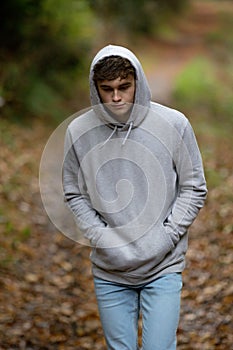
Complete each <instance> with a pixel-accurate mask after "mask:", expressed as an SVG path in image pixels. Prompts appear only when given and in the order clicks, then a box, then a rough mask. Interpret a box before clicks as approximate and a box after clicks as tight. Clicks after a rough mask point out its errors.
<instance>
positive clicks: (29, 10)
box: [0, 0, 233, 350]
mask: <svg viewBox="0 0 233 350" xmlns="http://www.w3.org/2000/svg"><path fill="white" fill-rule="evenodd" d="M0 23H1V30H0V135H1V136H0V147H1V153H0V350H10V349H12V350H15V349H23V350H24V349H25V350H35V349H36V350H37V349H38V350H42V349H44V350H46V349H48V350H50V349H51V350H55V349H56V350H63V349H64V350H71V349H80V350H84V349H97V350H98V349H104V348H105V347H104V342H103V334H102V330H101V326H100V322H99V318H98V313H97V306H96V301H95V297H94V293H93V283H92V277H91V271H90V262H89V259H88V255H89V248H88V247H84V246H80V245H78V244H76V243H74V242H72V241H71V240H69V239H68V238H66V237H64V236H63V235H62V234H61V233H60V232H58V231H57V230H56V228H55V227H54V226H53V225H52V224H51V222H50V221H49V219H48V218H47V216H46V213H45V211H44V209H43V206H42V203H41V199H40V193H39V184H38V172H39V170H38V169H39V164H40V158H41V154H42V151H43V148H44V146H45V144H46V142H47V140H48V137H49V135H50V134H51V133H52V131H53V130H54V128H55V127H56V126H57V125H58V124H59V123H61V122H62V121H63V120H64V119H66V118H67V117H68V116H70V115H71V114H73V113H75V112H76V111H78V110H80V109H82V108H84V107H88V105H89V92H88V71H89V65H90V62H91V60H92V58H93V56H94V55H95V53H96V52H97V51H98V50H99V49H100V48H101V47H103V46H104V45H106V44H109V43H112V44H119V45H123V46H127V47H129V48H130V49H132V50H133V51H134V52H135V53H136V55H137V56H138V57H139V59H140V60H141V62H142V65H143V67H144V69H145V72H146V75H147V77H148V80H149V83H150V86H151V90H152V94H153V100H154V101H157V102H160V103H164V104H167V105H169V106H172V107H174V108H177V109H179V110H181V111H182V112H184V113H185V114H186V115H187V116H188V118H189V119H190V121H191V123H192V125H193V127H194V130H195V132H196V135H197V138H198V142H199V146H200V149H201V153H202V156H203V161H204V167H205V173H206V178H207V183H208V189H209V194H208V199H207V203H206V206H205V208H204V209H203V210H202V211H201V213H200V215H199V217H198V219H197V220H196V222H195V224H194V225H193V226H192V228H191V230H190V248H189V251H188V254H187V268H186V270H185V272H184V289H183V293H182V308H181V321H180V326H179V330H178V349H179V350H192V349H198V350H200V349H202V350H214V349H219V350H229V349H231V348H232V344H233V336H232V329H233V327H232V326H233V322H232V314H233V310H232V305H233V284H232V275H233V268H232V263H233V251H232V242H233V240H232V233H233V222H232V217H233V205H232V204H233V172H232V170H233V163H232V146H233V140H232V132H233V89H232V83H233V36H232V32H233V3H232V1H227V0H226V1H225V0H223V1H221V0H219V1H217V0H215V1H214V0H203V1H200V0H196V1H195V0H176V1H173V0H146V1H142V0H128V1H119V0H118V1H117V0H111V1H107V0H66V1H64V0H56V1H55V0H38V1H33V0H8V1H4V2H2V3H1V12H0Z"/></svg>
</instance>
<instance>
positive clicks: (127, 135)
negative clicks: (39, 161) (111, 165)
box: [122, 122, 133, 146]
mask: <svg viewBox="0 0 233 350" xmlns="http://www.w3.org/2000/svg"><path fill="white" fill-rule="evenodd" d="M132 127H133V122H130V124H129V129H128V130H127V134H126V135H125V138H124V140H123V142H122V146H124V144H125V142H126V140H127V139H128V137H129V134H130V132H131V130H132Z"/></svg>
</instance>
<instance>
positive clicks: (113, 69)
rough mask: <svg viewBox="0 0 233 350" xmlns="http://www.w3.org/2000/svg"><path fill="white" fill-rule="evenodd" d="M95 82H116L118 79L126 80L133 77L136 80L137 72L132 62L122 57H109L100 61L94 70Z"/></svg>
mask: <svg viewBox="0 0 233 350" xmlns="http://www.w3.org/2000/svg"><path fill="white" fill-rule="evenodd" d="M93 72H94V75H93V80H94V81H95V83H96V82H97V81H103V80H114V79H117V78H119V77H120V78H121V79H126V78H127V77H128V75H130V74H131V75H133V76H134V78H135V79H136V71H135V68H134V67H133V65H132V64H131V62H130V61H129V60H128V59H127V58H124V57H121V56H107V57H104V58H102V59H101V60H99V61H98V62H97V63H96V64H95V66H94V68H93Z"/></svg>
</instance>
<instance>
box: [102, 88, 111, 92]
mask: <svg viewBox="0 0 233 350" xmlns="http://www.w3.org/2000/svg"><path fill="white" fill-rule="evenodd" d="M102 90H103V91H106V92H108V91H109V92H110V91H112V89H111V88H110V87H102Z"/></svg>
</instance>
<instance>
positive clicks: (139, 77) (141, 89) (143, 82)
mask: <svg viewBox="0 0 233 350" xmlns="http://www.w3.org/2000/svg"><path fill="white" fill-rule="evenodd" d="M112 55H117V56H121V57H124V58H127V59H128V60H129V61H130V62H131V64H132V65H133V66H134V68H135V70H136V91H135V98H134V105H133V108H132V111H131V114H130V116H129V119H128V121H127V122H126V123H125V124H124V126H123V128H122V123H119V122H117V120H116V119H114V117H112V116H111V115H110V114H108V112H107V111H106V109H105V108H104V106H103V104H102V103H101V101H100V98H99V94H98V91H97V89H96V86H95V83H94V81H93V68H94V66H95V64H96V63H97V62H98V61H99V60H101V59H102V58H104V57H107V56H112ZM89 79H90V80H89V81H90V98H91V104H92V107H93V109H94V111H95V112H96V114H97V115H98V117H99V118H100V119H101V120H102V121H103V122H104V123H106V124H108V125H109V126H110V127H112V126H114V125H115V126H116V125H118V124H119V126H121V130H127V129H128V128H129V127H130V129H131V128H134V127H137V126H138V125H139V124H140V123H141V122H142V121H143V119H144V118H145V116H146V114H147V111H148V107H149V106H150V101H151V92H150V89H149V85H148V82H147V79H146V77H145V74H144V71H143V69H142V66H141V63H140V62H139V60H138V59H137V57H136V56H135V55H134V54H133V53H132V52H131V51H130V50H128V49H127V48H125V47H122V46H116V45H108V46H105V47H104V48H102V49H101V50H100V51H99V52H98V53H97V54H96V56H95V57H94V59H93V61H92V64H91V68H90V77H89Z"/></svg>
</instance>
